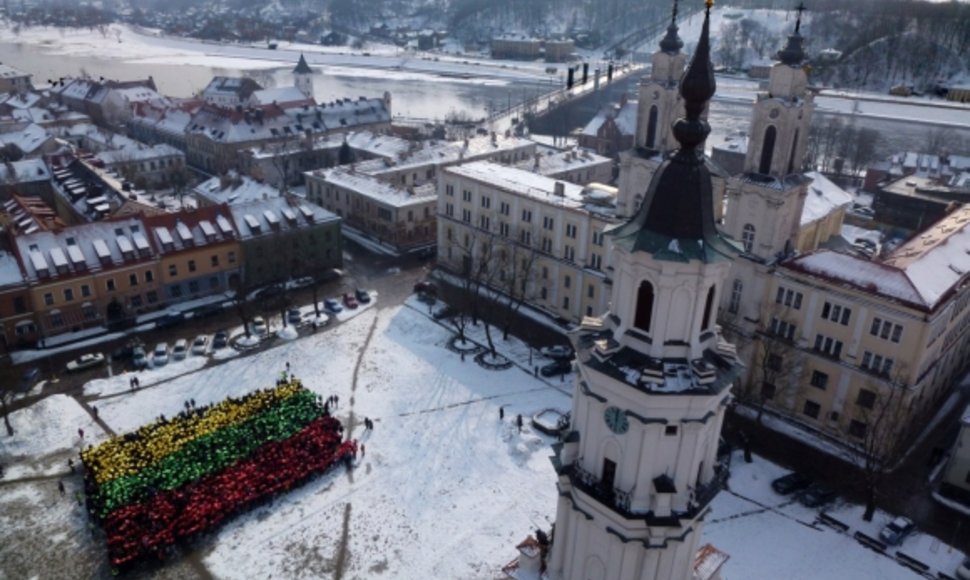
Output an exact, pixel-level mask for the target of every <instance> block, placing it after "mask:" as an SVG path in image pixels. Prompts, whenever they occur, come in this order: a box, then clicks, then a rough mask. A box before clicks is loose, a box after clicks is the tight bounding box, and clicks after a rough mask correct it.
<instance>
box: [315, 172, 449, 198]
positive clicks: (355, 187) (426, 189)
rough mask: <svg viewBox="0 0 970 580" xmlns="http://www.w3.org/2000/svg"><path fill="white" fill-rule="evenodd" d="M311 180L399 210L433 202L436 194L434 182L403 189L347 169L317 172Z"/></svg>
mask: <svg viewBox="0 0 970 580" xmlns="http://www.w3.org/2000/svg"><path fill="white" fill-rule="evenodd" d="M313 178H317V179H323V181H324V182H325V183H331V184H333V185H336V186H338V187H342V188H344V189H348V190H350V191H353V192H355V193H358V194H360V195H363V196H366V197H369V198H371V199H373V200H374V201H376V202H379V203H382V204H384V205H388V206H392V207H399V208H400V207H406V206H409V205H420V204H425V203H429V202H434V201H435V199H437V194H438V191H437V188H436V187H435V184H434V182H428V183H425V184H424V185H420V186H417V187H412V188H410V189H405V188H402V187H398V186H396V185H393V184H390V183H388V182H386V181H383V180H381V179H378V178H376V177H373V176H370V175H367V174H365V173H360V172H358V171H352V170H351V169H350V168H349V167H337V168H334V169H327V170H324V171H322V172H317V173H315V174H313Z"/></svg>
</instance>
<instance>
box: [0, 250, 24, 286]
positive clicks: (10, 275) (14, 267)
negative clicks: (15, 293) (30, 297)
mask: <svg viewBox="0 0 970 580" xmlns="http://www.w3.org/2000/svg"><path fill="white" fill-rule="evenodd" d="M23 282H24V275H23V272H21V271H20V264H19V263H18V262H17V256H14V255H13V254H12V253H10V252H4V251H2V250H0V288H2V287H4V286H15V285H17V284H21V283H23Z"/></svg>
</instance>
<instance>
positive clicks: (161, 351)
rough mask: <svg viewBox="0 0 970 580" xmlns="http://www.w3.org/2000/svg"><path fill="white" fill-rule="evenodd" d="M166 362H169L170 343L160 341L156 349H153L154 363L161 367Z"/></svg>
mask: <svg viewBox="0 0 970 580" xmlns="http://www.w3.org/2000/svg"><path fill="white" fill-rule="evenodd" d="M166 364H168V343H166V342H160V343H158V344H157V345H155V350H154V351H152V365H154V366H156V367H160V366H165V365H166Z"/></svg>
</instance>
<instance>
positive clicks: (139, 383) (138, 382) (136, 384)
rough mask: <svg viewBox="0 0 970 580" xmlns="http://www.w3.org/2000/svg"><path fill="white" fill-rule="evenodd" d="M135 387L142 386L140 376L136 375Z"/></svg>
mask: <svg viewBox="0 0 970 580" xmlns="http://www.w3.org/2000/svg"><path fill="white" fill-rule="evenodd" d="M135 388H136V389H140V388H141V381H139V380H138V377H135Z"/></svg>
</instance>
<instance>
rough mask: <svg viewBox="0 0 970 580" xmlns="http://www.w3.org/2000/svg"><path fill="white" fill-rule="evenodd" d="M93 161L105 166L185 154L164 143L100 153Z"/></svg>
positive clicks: (183, 155)
mask: <svg viewBox="0 0 970 580" xmlns="http://www.w3.org/2000/svg"><path fill="white" fill-rule="evenodd" d="M94 157H95V159H98V160H100V161H102V162H103V163H104V164H105V165H107V166H109V167H110V166H112V165H115V164H121V165H123V164H125V163H132V162H136V161H148V160H150V159H159V158H168V157H183V158H184V157H185V154H184V153H182V152H181V151H179V150H178V149H176V148H175V147H172V146H171V145H166V144H165V143H157V144H155V145H141V146H137V147H131V146H127V147H124V148H121V149H115V150H111V151H102V152H100V153H98V154H97V155H95V156H94Z"/></svg>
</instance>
